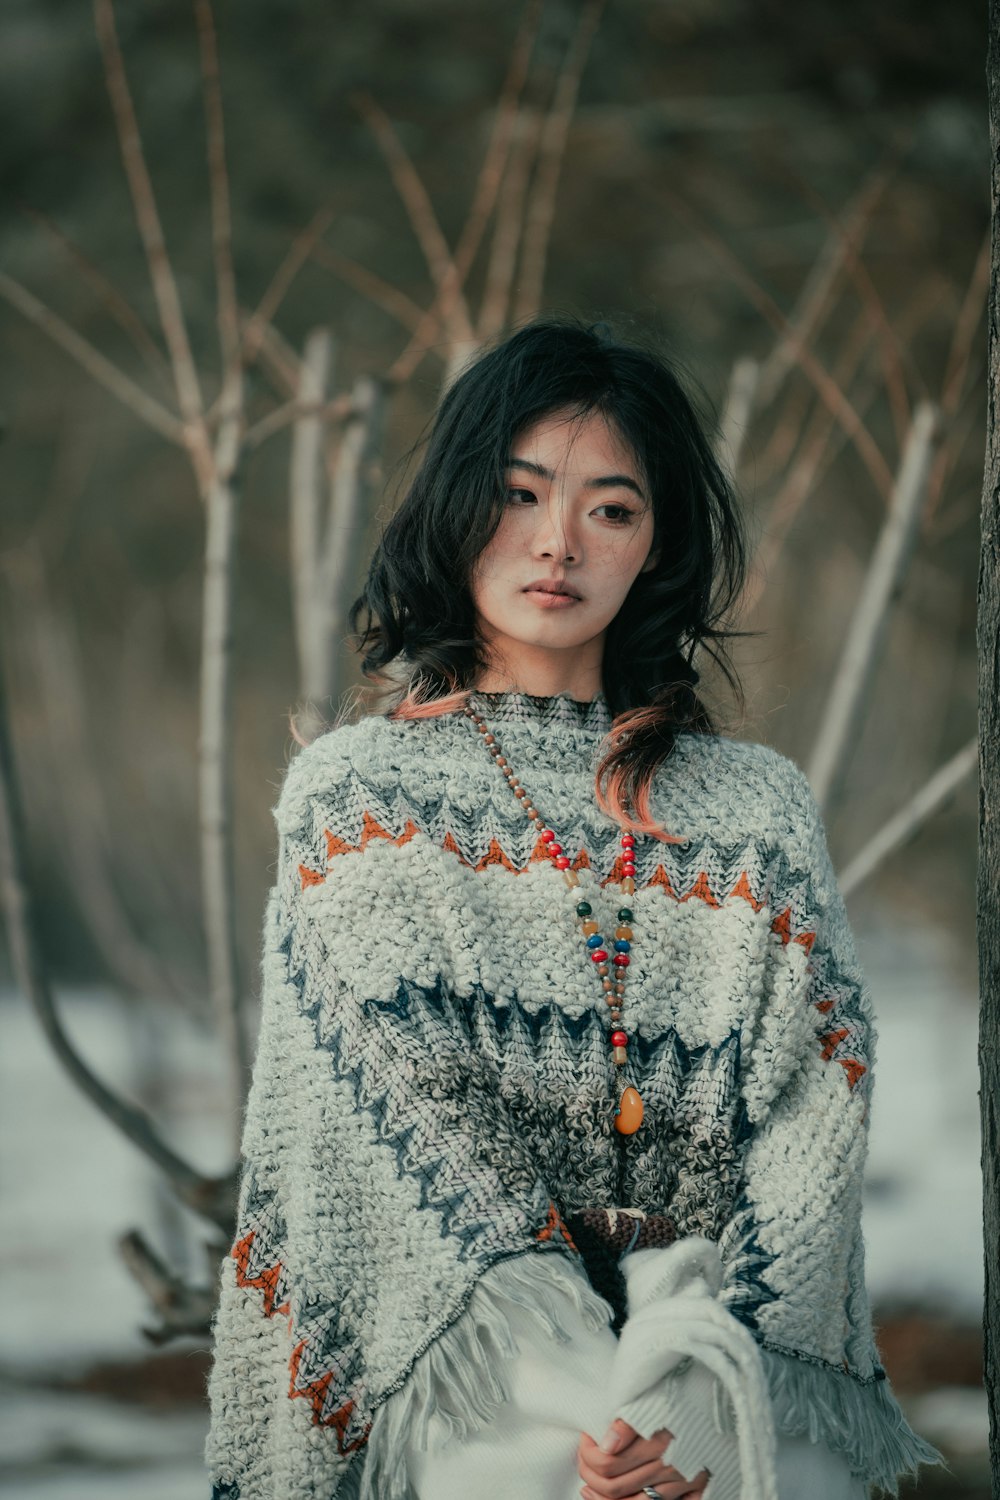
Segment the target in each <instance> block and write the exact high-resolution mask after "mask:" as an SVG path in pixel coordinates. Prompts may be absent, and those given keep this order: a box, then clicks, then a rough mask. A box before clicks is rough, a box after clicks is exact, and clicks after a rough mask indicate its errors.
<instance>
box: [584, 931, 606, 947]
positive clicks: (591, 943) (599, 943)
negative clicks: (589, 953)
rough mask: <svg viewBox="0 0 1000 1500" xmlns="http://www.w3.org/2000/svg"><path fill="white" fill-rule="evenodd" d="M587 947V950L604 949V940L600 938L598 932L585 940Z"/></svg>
mask: <svg viewBox="0 0 1000 1500" xmlns="http://www.w3.org/2000/svg"><path fill="white" fill-rule="evenodd" d="M587 947H588V948H603V947H604V939H603V938H602V937H601V934H600V933H599V932H593V933H591V935H590V937H589V938H588V939H587Z"/></svg>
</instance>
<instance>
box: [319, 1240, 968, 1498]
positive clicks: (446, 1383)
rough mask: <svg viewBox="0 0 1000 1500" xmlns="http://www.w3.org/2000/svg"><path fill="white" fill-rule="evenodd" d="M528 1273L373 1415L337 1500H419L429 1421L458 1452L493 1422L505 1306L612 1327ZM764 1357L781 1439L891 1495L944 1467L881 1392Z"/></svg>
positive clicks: (480, 1295)
mask: <svg viewBox="0 0 1000 1500" xmlns="http://www.w3.org/2000/svg"><path fill="white" fill-rule="evenodd" d="M534 1261H535V1255H534V1254H530V1253H529V1254H525V1255H519V1256H517V1257H515V1258H512V1259H509V1260H504V1261H499V1262H498V1263H497V1264H495V1265H494V1266H492V1267H491V1268H490V1270H489V1271H486V1272H484V1273H483V1277H482V1278H481V1280H480V1282H479V1283H477V1285H476V1287H475V1288H474V1290H473V1292H472V1295H471V1297H470V1298H469V1302H468V1305H467V1307H466V1309H465V1311H464V1312H463V1313H462V1315H461V1316H460V1317H459V1318H458V1319H457V1320H456V1322H454V1323H453V1324H452V1325H451V1327H450V1328H448V1329H446V1330H445V1331H444V1333H442V1334H441V1335H440V1337H439V1338H437V1339H436V1340H435V1341H434V1343H433V1344H432V1345H431V1346H430V1348H429V1349H427V1350H425V1352H424V1353H423V1354H422V1355H421V1356H420V1358H419V1359H418V1360H417V1362H416V1364H415V1365H414V1366H413V1370H412V1371H411V1373H410V1375H409V1377H408V1378H407V1381H406V1383H405V1385H404V1386H402V1387H401V1388H400V1390H398V1391H397V1392H395V1393H394V1394H393V1395H392V1396H391V1397H390V1398H389V1399H388V1401H386V1403H385V1404H384V1405H383V1406H382V1407H380V1408H379V1410H378V1411H377V1412H376V1415H375V1420H374V1422H373V1424H372V1430H371V1436H370V1437H369V1439H368V1442H367V1444H366V1445H365V1448H364V1449H363V1450H362V1453H361V1454H360V1455H359V1460H363V1461H359V1462H356V1463H355V1464H353V1465H352V1466H351V1469H350V1470H349V1471H348V1474H347V1475H346V1476H345V1480H344V1484H343V1485H342V1486H341V1488H340V1491H339V1495H340V1496H341V1497H342V1500H417V1497H416V1496H415V1494H414V1492H413V1489H412V1487H411V1485H410V1482H409V1479H408V1477H407V1472H406V1462H405V1452H406V1445H407V1443H408V1442H411V1441H416V1443H417V1445H418V1447H420V1448H423V1449H426V1447H427V1434H428V1426H429V1421H430V1416H431V1414H432V1413H434V1414H436V1415H437V1417H438V1418H439V1419H440V1420H441V1421H443V1422H444V1423H445V1426H446V1429H447V1436H448V1441H451V1440H452V1439H457V1440H458V1441H463V1440H464V1439H466V1438H467V1437H469V1436H470V1434H471V1433H473V1432H476V1431H478V1430H480V1429H481V1428H482V1427H484V1426H485V1425H486V1424H487V1423H488V1422H489V1421H490V1419H491V1417H492V1416H493V1414H494V1413H495V1412H496V1411H497V1409H498V1408H499V1407H500V1406H501V1405H502V1404H503V1403H504V1402H505V1401H506V1400H507V1396H508V1387H507V1384H506V1380H505V1375H504V1371H503V1364H502V1361H503V1360H505V1359H510V1358H513V1357H514V1356H515V1355H516V1354H517V1352H518V1348H517V1344H516V1342H515V1340H514V1338H513V1337H512V1335H511V1332H510V1327H509V1322H508V1309H509V1307H510V1306H511V1305H514V1306H517V1307H520V1308H524V1309H526V1310H527V1311H529V1312H530V1313H531V1314H532V1316H533V1317H534V1318H535V1319H536V1321H537V1322H538V1323H539V1324H540V1325H541V1327H542V1328H544V1329H545V1331H546V1332H547V1333H548V1334H549V1335H551V1336H552V1337H553V1338H556V1339H558V1340H559V1341H560V1342H563V1343H564V1342H566V1341H567V1339H568V1338H569V1337H570V1334H569V1331H568V1328H567V1324H566V1317H567V1312H570V1311H571V1312H573V1313H576V1314H577V1315H581V1316H582V1317H583V1319H584V1322H585V1323H586V1325H587V1327H588V1328H594V1329H597V1328H602V1327H607V1326H608V1324H609V1323H610V1320H611V1309H610V1307H609V1306H608V1304H607V1302H605V1301H604V1299H603V1298H602V1297H599V1296H598V1295H597V1293H596V1292H594V1291H593V1289H592V1288H591V1286H590V1284H589V1283H588V1282H586V1281H584V1280H583V1278H582V1276H581V1275H580V1274H579V1273H578V1272H575V1271H574V1270H573V1269H572V1268H571V1266H570V1265H569V1264H568V1263H567V1262H566V1261H565V1260H564V1259H563V1258H562V1257H561V1256H558V1255H551V1256H547V1257H546V1272H545V1277H544V1280H543V1278H542V1277H540V1276H539V1275H538V1268H537V1266H536V1265H534V1264H533V1262H534ZM569 1321H570V1325H571V1324H572V1321H573V1318H572V1317H570V1320H569ZM760 1352H761V1359H762V1362H763V1366H764V1373H765V1375H766V1377H767V1383H768V1387H769V1390H770V1394H771V1399H772V1402H773V1410H774V1425H775V1429H776V1431H778V1432H781V1433H784V1434H785V1435H786V1436H788V1437H798V1436H800V1435H802V1434H803V1433H808V1435H809V1437H810V1439H811V1440H812V1441H813V1442H818V1441H820V1440H822V1441H825V1442H826V1443H827V1444H828V1445H829V1446H830V1447H831V1448H832V1449H833V1450H834V1452H836V1453H843V1454H845V1455H846V1457H847V1459H848V1461H849V1463H850V1465H851V1468H852V1470H853V1471H854V1472H855V1473H856V1474H858V1475H860V1476H861V1477H862V1478H863V1479H864V1480H866V1481H867V1482H868V1483H874V1484H877V1485H878V1486H880V1488H882V1489H884V1490H887V1491H888V1492H889V1493H890V1494H892V1495H895V1494H897V1493H898V1480H899V1478H900V1476H901V1475H903V1474H913V1473H915V1472H916V1470H917V1469H918V1467H919V1466H920V1465H921V1464H941V1463H943V1462H944V1460H943V1458H942V1456H941V1454H940V1453H938V1451H937V1450H936V1449H935V1448H933V1447H931V1445H930V1444H929V1443H927V1442H925V1441H924V1439H923V1438H921V1437H919V1436H918V1435H917V1434H916V1433H915V1432H914V1431H913V1429H912V1428H911V1427H910V1425H909V1423H908V1422H907V1420H906V1418H905V1417H904V1415H903V1413H902V1411H901V1410H900V1407H899V1404H898V1402H897V1401H896V1399H895V1397H894V1396H893V1395H892V1393H891V1392H890V1390H889V1388H888V1382H887V1381H884V1380H879V1381H875V1382H873V1383H872V1384H871V1385H861V1384H859V1383H858V1381H856V1380H854V1379H853V1378H852V1377H851V1376H850V1375H848V1374H846V1373H845V1372H841V1371H840V1370H835V1369H833V1368H831V1367H830V1366H829V1365H819V1364H812V1363H810V1362H809V1361H807V1360H803V1359H800V1358H798V1357H796V1356H795V1355H793V1354H785V1353H783V1352H781V1351H780V1350H776V1349H773V1348H767V1347H764V1348H761V1351H760ZM720 1394H721V1393H720ZM716 1420H717V1421H718V1423H719V1425H720V1428H721V1429H722V1430H725V1429H726V1428H727V1427H729V1426H731V1424H732V1413H731V1411H730V1412H726V1411H724V1410H722V1409H720V1410H718V1411H717V1413H716Z"/></svg>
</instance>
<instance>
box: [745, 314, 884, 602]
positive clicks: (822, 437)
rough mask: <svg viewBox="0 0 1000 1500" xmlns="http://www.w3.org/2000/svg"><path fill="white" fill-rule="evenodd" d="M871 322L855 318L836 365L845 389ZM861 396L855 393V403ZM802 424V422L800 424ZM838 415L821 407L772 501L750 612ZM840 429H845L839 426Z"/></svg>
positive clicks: (814, 481) (748, 592) (812, 484)
mask: <svg viewBox="0 0 1000 1500" xmlns="http://www.w3.org/2000/svg"><path fill="white" fill-rule="evenodd" d="M871 333H872V330H871V324H870V322H869V320H868V318H867V316H866V314H865V313H864V312H862V313H861V315H860V316H859V317H858V318H857V319H856V320H855V323H854V327H853V329H852V330H851V333H850V336H849V338H848V340H847V342H846V344H845V346H844V348H843V350H842V351H841V354H840V356H839V358H838V360H837V363H836V365H835V366H834V379H835V380H836V381H837V384H838V385H840V386H842V387H843V388H844V389H846V388H847V386H848V383H849V381H850V379H851V377H852V375H853V374H854V371H855V369H856V368H857V365H858V364H859V362H860V360H861V357H862V355H863V354H864V352H865V350H866V349H867V348H868V347H869V346H870V343H871ZM857 404H858V398H857V396H855V405H857ZM800 425H801V424H800ZM835 425H836V423H835V418H834V416H833V413H832V412H831V411H830V409H829V407H826V406H820V407H818V408H817V409H816V410H815V411H814V412H813V415H812V418H811V420H810V421H809V423H808V425H807V427H806V430H805V433H804V435H803V437H802V440H801V442H800V443H799V448H798V452H797V453H796V455H795V457H794V459H793V460H792V461H791V463H790V465H789V467H788V470H787V472H786V474H785V476H784V479H783V480H782V483H781V485H780V487H779V489H778V492H777V494H776V495H775V496H774V499H773V500H772V501H771V504H770V507H769V508H768V513H767V530H766V532H765V533H764V536H763V537H762V539H761V542H760V547H759V549H758V554H757V559H756V566H755V568H754V573H753V576H752V578H751V579H750V580H749V581H748V584H747V587H746V589H745V591H744V594H743V599H742V607H743V609H744V610H745V611H746V612H747V614H749V613H750V611H752V610H753V609H755V608H756V606H757V604H758V603H759V602H760V598H761V594H762V592H763V590H764V588H765V586H766V583H767V579H768V578H771V577H773V576H774V568H775V565H776V564H777V561H778V558H779V557H780V555H781V551H782V548H783V547H784V545H785V543H786V541H787V540H788V534H789V532H790V531H791V529H792V526H793V524H794V522H795V520H796V518H797V517H798V515H799V513H800V512H801V510H802V507H803V506H804V505H805V503H806V501H807V499H808V498H809V496H810V495H811V494H815V492H816V489H817V485H818V476H819V472H820V464H821V461H822V459H823V456H824V454H827V453H828V452H829V445H830V442H831V438H832V437H833V435H834V429H835ZM837 431H838V432H842V429H840V428H837Z"/></svg>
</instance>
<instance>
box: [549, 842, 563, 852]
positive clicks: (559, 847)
mask: <svg viewBox="0 0 1000 1500" xmlns="http://www.w3.org/2000/svg"><path fill="white" fill-rule="evenodd" d="M549 853H550V854H561V853H562V844H555V843H553V844H550V845H549Z"/></svg>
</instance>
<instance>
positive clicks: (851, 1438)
mask: <svg viewBox="0 0 1000 1500" xmlns="http://www.w3.org/2000/svg"><path fill="white" fill-rule="evenodd" d="M761 1356H762V1358H763V1362H764V1373H765V1375H766V1376H767V1383H768V1386H769V1387H770V1391H771V1401H772V1404H773V1407H774V1424H775V1427H776V1428H777V1429H778V1430H779V1431H780V1432H783V1433H784V1434H785V1435H786V1436H787V1437H799V1436H801V1435H802V1434H803V1433H808V1435H809V1438H810V1440H811V1441H812V1442H814V1443H816V1442H819V1441H820V1440H823V1441H824V1442H826V1443H827V1444H828V1445H829V1446H830V1447H831V1448H832V1449H833V1451H834V1452H835V1453H843V1454H844V1455H845V1456H846V1458H847V1460H848V1462H849V1463H850V1465H851V1468H852V1470H853V1471H854V1473H855V1474H858V1475H859V1476H860V1477H861V1478H862V1479H864V1480H866V1481H867V1482H868V1483H869V1484H877V1485H878V1486H879V1487H880V1488H881V1489H883V1490H887V1491H888V1492H889V1494H891V1495H895V1494H897V1493H898V1481H899V1479H900V1477H901V1476H902V1475H904V1474H906V1475H910V1474H915V1473H916V1471H917V1469H918V1468H919V1466H920V1465H921V1464H942V1463H944V1459H943V1457H942V1456H941V1454H940V1453H939V1452H938V1451H937V1449H936V1448H932V1447H931V1445H930V1443H927V1442H925V1441H924V1439H923V1438H922V1437H919V1436H918V1435H917V1433H915V1432H914V1431H913V1428H912V1427H911V1426H910V1424H909V1423H908V1422H907V1420H906V1418H905V1417H904V1415H903V1413H902V1411H901V1409H900V1406H899V1403H898V1402H897V1400H896V1398H895V1396H893V1394H892V1392H891V1390H890V1389H889V1382H888V1381H887V1380H876V1381H873V1382H872V1383H871V1384H870V1385H861V1384H859V1383H858V1381H856V1380H854V1379H852V1377H851V1376H850V1375H848V1374H847V1373H846V1371H842V1370H835V1369H833V1368H832V1367H831V1366H829V1365H814V1364H811V1363H810V1362H809V1361H807V1360H803V1359H799V1358H797V1357H796V1356H795V1355H794V1354H784V1353H782V1352H781V1351H780V1350H777V1349H771V1348H766V1347H765V1348H763V1349H761Z"/></svg>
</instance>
